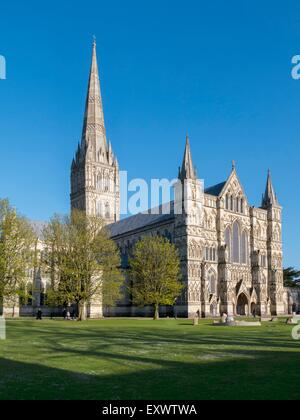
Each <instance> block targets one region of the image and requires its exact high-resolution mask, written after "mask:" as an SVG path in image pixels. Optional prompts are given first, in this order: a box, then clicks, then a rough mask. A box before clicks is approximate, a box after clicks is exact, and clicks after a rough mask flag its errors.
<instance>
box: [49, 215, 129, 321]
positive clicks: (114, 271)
mask: <svg viewBox="0 0 300 420" xmlns="http://www.w3.org/2000/svg"><path fill="white" fill-rule="evenodd" d="M43 236H44V241H45V250H44V252H43V257H42V261H43V264H44V265H45V266H46V268H47V271H48V272H49V273H50V277H51V285H52V286H51V288H50V290H49V291H47V299H48V302H50V301H51V302H52V303H56V304H60V305H64V304H69V305H71V304H73V303H75V304H77V305H78V308H79V320H83V319H85V317H86V314H85V308H86V305H87V304H89V303H91V302H92V301H93V300H94V299H99V300H100V299H101V301H102V304H103V305H106V306H112V305H113V304H115V303H116V301H117V300H118V299H119V298H120V293H121V292H120V290H121V285H122V281H123V278H122V276H121V273H120V270H119V267H120V255H119V252H118V249H117V247H116V245H115V244H114V242H113V241H112V240H111V239H109V236H108V233H107V231H106V229H105V227H104V222H103V220H102V219H101V218H99V217H93V216H87V215H86V214H85V213H84V212H81V211H79V210H74V211H73V212H72V214H71V216H70V217H69V216H66V217H59V216H55V217H54V218H53V219H52V220H51V222H50V224H49V225H48V226H46V227H45V229H44V232H43Z"/></svg>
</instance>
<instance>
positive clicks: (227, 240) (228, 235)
mask: <svg viewBox="0 0 300 420" xmlns="http://www.w3.org/2000/svg"><path fill="white" fill-rule="evenodd" d="M225 244H226V245H227V250H228V256H229V261H231V229H230V227H228V228H227V229H226V230H225Z"/></svg>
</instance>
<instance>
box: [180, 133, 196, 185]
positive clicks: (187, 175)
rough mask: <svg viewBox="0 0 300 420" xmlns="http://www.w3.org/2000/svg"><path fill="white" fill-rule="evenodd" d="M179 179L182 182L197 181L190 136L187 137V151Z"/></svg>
mask: <svg viewBox="0 0 300 420" xmlns="http://www.w3.org/2000/svg"><path fill="white" fill-rule="evenodd" d="M179 178H180V179H181V180H184V179H196V171H195V167H194V165H193V160H192V153H191V146H190V139H189V136H188V135H187V136H186V144H185V151H184V157H183V162H182V167H181V169H180V170H179Z"/></svg>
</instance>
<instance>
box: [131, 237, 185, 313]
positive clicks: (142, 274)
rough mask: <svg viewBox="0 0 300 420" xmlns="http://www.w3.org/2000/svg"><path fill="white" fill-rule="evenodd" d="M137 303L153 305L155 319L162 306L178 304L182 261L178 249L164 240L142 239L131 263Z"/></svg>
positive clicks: (133, 291)
mask: <svg viewBox="0 0 300 420" xmlns="http://www.w3.org/2000/svg"><path fill="white" fill-rule="evenodd" d="M129 265H130V277H131V280H132V286H131V294H132V300H133V303H134V304H136V305H138V306H146V305H153V306H154V309H155V311H154V319H155V320H156V319H158V318H159V306H160V305H174V303H175V301H176V298H178V296H179V295H180V293H181V291H182V287H183V286H182V283H181V282H180V259H179V254H178V250H177V248H176V247H175V246H174V245H172V244H171V243H170V242H168V241H167V240H166V239H164V238H161V237H145V238H144V239H142V240H140V241H139V242H138V243H137V244H136V246H135V248H134V250H133V256H132V258H131V259H130V262H129Z"/></svg>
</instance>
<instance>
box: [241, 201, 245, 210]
mask: <svg viewBox="0 0 300 420" xmlns="http://www.w3.org/2000/svg"><path fill="white" fill-rule="evenodd" d="M241 213H244V199H243V198H241Z"/></svg>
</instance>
